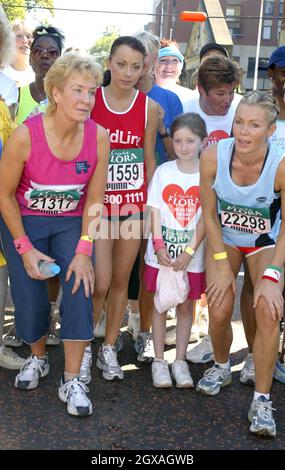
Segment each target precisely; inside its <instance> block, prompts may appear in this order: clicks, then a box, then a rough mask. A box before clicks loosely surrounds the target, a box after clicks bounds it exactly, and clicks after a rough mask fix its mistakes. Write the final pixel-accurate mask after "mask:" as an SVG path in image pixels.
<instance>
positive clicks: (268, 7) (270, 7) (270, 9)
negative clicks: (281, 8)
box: [264, 1, 274, 16]
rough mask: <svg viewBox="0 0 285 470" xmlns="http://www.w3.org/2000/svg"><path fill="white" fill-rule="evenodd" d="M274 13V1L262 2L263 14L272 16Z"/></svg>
mask: <svg viewBox="0 0 285 470" xmlns="http://www.w3.org/2000/svg"><path fill="white" fill-rule="evenodd" d="M273 13H274V1H273V2H265V4H264V15H265V16H273Z"/></svg>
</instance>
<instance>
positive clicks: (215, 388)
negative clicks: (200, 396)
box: [196, 364, 232, 396]
mask: <svg viewBox="0 0 285 470" xmlns="http://www.w3.org/2000/svg"><path fill="white" fill-rule="evenodd" d="M231 383H232V373H231V369H225V368H223V367H220V366H219V365H218V364H214V365H213V366H212V367H210V369H207V370H206V372H205V373H204V376H203V377H202V379H200V380H199V382H198V384H197V387H196V390H197V392H201V393H204V394H205V395H211V396H215V395H218V393H219V391H220V390H221V387H225V386H226V385H230V384H231Z"/></svg>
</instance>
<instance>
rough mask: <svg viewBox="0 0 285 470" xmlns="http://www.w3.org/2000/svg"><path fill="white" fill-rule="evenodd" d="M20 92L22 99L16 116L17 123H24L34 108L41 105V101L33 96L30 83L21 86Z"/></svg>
mask: <svg viewBox="0 0 285 470" xmlns="http://www.w3.org/2000/svg"><path fill="white" fill-rule="evenodd" d="M19 93H20V101H19V107H18V111H17V116H16V123H17V124H22V123H23V122H24V121H25V119H27V117H28V116H29V115H30V113H31V112H32V111H33V109H35V107H36V106H38V105H39V103H38V102H37V101H35V100H34V98H33V97H32V95H31V92H30V86H29V85H26V86H23V87H22V88H20V90H19Z"/></svg>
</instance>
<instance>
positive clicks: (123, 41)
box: [103, 36, 146, 86]
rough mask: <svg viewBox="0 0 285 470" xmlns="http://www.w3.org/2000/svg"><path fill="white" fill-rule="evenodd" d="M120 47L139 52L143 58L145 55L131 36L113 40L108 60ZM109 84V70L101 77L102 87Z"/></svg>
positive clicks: (138, 42)
mask: <svg viewBox="0 0 285 470" xmlns="http://www.w3.org/2000/svg"><path fill="white" fill-rule="evenodd" d="M120 46H129V47H130V48H131V49H133V50H134V51H137V52H140V53H141V54H142V55H143V57H144V56H145V54H146V51H145V47H144V45H143V44H142V43H141V41H139V40H138V39H137V38H135V37H133V36H120V37H118V38H117V39H115V41H114V42H113V44H112V46H111V49H110V54H109V59H110V58H111V57H112V56H113V55H114V54H115V52H116V50H117V49H118V47H120ZM110 83H111V72H110V70H106V71H105V72H104V77H103V86H108V85H110Z"/></svg>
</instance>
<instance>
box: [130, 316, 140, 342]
mask: <svg viewBox="0 0 285 470" xmlns="http://www.w3.org/2000/svg"><path fill="white" fill-rule="evenodd" d="M127 332H128V333H130V335H132V337H133V340H134V341H136V339H137V337H138V334H139V332H140V314H139V313H129V319H128V326H127Z"/></svg>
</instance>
